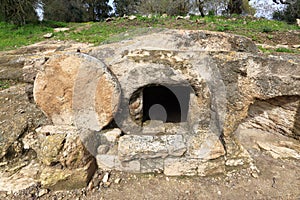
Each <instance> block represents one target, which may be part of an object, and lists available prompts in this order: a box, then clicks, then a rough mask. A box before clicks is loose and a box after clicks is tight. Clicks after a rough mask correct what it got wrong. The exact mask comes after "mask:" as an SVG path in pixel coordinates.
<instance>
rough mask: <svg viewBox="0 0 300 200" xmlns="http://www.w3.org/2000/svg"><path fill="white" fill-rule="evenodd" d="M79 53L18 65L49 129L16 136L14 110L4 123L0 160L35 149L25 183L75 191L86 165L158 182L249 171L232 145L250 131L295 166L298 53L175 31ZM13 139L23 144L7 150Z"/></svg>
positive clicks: (244, 155) (22, 126)
mask: <svg viewBox="0 0 300 200" xmlns="http://www.w3.org/2000/svg"><path fill="white" fill-rule="evenodd" d="M73 50H74V49H73ZM73 50H72V51H73ZM57 51H58V50H57ZM82 52H84V53H74V52H72V53H70V52H67V53H65V52H64V53H62V52H51V54H48V53H46V54H47V56H42V57H36V58H34V59H33V58H32V62H30V61H28V60H27V61H26V62H25V61H24V63H25V67H23V68H22V70H25V71H26V75H25V76H22V77H23V81H24V82H27V83H32V82H33V80H35V81H34V100H35V102H36V104H37V105H38V107H39V108H40V109H41V110H42V111H43V112H44V113H45V114H46V115H47V117H48V118H49V119H50V120H51V122H52V125H51V126H41V127H40V128H38V129H36V130H35V131H34V130H31V131H28V132H29V133H26V134H25V135H22V133H23V132H24V130H27V129H28V124H27V119H28V118H26V117H25V118H23V117H22V116H23V115H22V114H23V113H24V112H20V116H19V114H17V115H16V117H20V118H17V119H18V121H19V123H18V124H19V125H18V126H16V127H14V125H11V126H7V127H9V129H10V130H13V132H14V134H12V135H11V137H8V135H9V134H8V133H9V129H5V131H4V133H5V134H3V135H4V137H3V138H5V142H3V146H2V149H1V152H2V155H3V156H5V155H7V153H8V152H9V151H8V149H10V148H11V147H15V152H16V151H17V149H18V148H17V147H19V146H20V148H19V149H21V151H24V150H26V151H34V152H35V153H36V157H35V163H38V164H37V165H36V168H37V169H40V173H39V174H35V177H36V178H34V180H33V182H34V181H40V182H41V184H42V186H43V187H45V188H51V189H54V190H57V189H64V188H68V189H69V188H76V187H83V186H85V185H86V184H87V183H88V181H89V180H90V178H91V176H92V174H93V172H94V171H95V167H96V162H97V165H98V167H99V168H101V169H104V170H120V171H127V172H134V173H152V172H159V173H165V174H166V175H169V176H180V175H199V176H206V175H214V174H219V173H221V174H222V173H226V171H228V170H232V169H236V168H238V167H249V169H250V171H253V173H255V174H257V171H258V170H257V168H256V167H255V165H254V163H253V160H252V158H251V156H250V154H249V153H248V151H247V149H248V148H247V145H246V148H245V147H243V145H242V143H243V141H244V139H245V138H247V137H248V136H251V137H252V136H253V134H255V133H260V132H255V131H254V132H252V130H256V131H257V130H259V131H262V132H264V133H265V132H268V134H274V135H276V134H280V137H284V138H289V139H292V138H293V139H292V141H290V140H284V142H281V143H280V142H272V141H267V140H265V138H268V137H271V135H267V136H265V138H264V139H262V138H260V137H258V135H259V134H257V135H255V137H257V138H258V139H257V141H255V144H256V145H257V148H258V149H260V150H263V151H266V152H267V153H268V154H270V155H271V156H273V157H274V158H289V159H290V158H292V159H299V148H298V147H299V145H298V144H297V142H298V143H299V121H300V120H299V104H300V99H299V98H300V89H299V88H300V79H299V74H300V68H299V62H300V59H299V56H297V55H286V54H281V55H276V56H275V55H263V54H260V53H259V52H258V49H257V48H256V46H255V44H254V43H252V41H251V40H249V39H247V38H245V37H242V36H236V35H230V34H224V33H213V32H209V31H186V30H164V31H160V32H157V33H152V34H148V35H145V36H139V37H136V38H133V39H131V40H126V41H122V42H119V43H113V44H107V45H102V46H98V47H93V48H90V49H86V50H84V51H82ZM25 71H23V72H25ZM37 72H38V74H37V75H36V73H37ZM0 74H1V72H0ZM10 90H12V88H10ZM6 92H7V90H6ZM5 94H6V93H5ZM23 95H25V93H21V94H13V95H12V99H13V98H15V96H17V97H18V98H19V97H20V98H21V97H22V98H23ZM5 98H6V97H5ZM5 98H4V99H5ZM3 101H4V100H3ZM26 105H27V104H26ZM30 105H31V104H30ZM32 105H33V104H32ZM2 109H4V108H2ZM15 109H18V108H14V110H15ZM36 109H37V108H36ZM11 112H13V111H11ZM39 113H40V114H41V112H39ZM2 116H4V115H1V116H0V117H2ZM0 119H1V118H0ZM2 123H6V124H8V125H9V121H6V120H4V122H2ZM43 125H44V124H43ZM249 130H251V131H249ZM1 134H2V133H1ZM276 137H277V136H276ZM278 137H279V136H278ZM18 138H19V139H20V142H19V143H20V144H22V145H18V144H19V143H18V144H14V143H15V140H17V139H18ZM262 140H265V141H262ZM31 164H32V165H33V164H34V163H31ZM24 169H25V168H24ZM25 171H26V170H25ZM37 171H39V170H37ZM10 176H11V174H9V175H6V177H10ZM17 177H18V176H16V177H14V178H13V180H16V179H17ZM3 180H4V179H3ZM5 180H6V181H7V180H9V178H7V179H5ZM28 184H32V181H29V182H28ZM0 188H1V185H0Z"/></svg>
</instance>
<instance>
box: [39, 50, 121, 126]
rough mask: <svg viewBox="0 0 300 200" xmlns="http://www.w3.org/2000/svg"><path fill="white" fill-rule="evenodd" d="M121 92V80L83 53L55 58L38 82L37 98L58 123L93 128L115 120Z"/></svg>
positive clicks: (43, 108) (40, 104) (53, 120)
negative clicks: (114, 116) (119, 86)
mask: <svg viewBox="0 0 300 200" xmlns="http://www.w3.org/2000/svg"><path fill="white" fill-rule="evenodd" d="M119 95H120V92H119V88H118V83H117V81H116V80H115V78H114V76H113V75H112V74H111V73H110V71H109V70H108V69H107V68H106V66H105V65H104V64H103V63H102V62H100V61H99V60H97V59H95V58H92V57H90V56H87V55H84V54H79V53H78V54H61V55H56V56H53V57H51V58H50V59H49V61H48V62H47V63H46V64H45V66H44V69H43V71H42V72H40V73H39V74H38V75H37V77H36V80H35V84H34V99H35V101H36V103H37V104H38V105H39V107H40V108H41V109H42V110H43V112H44V113H45V114H46V115H47V116H48V117H49V118H50V119H51V120H52V122H53V123H54V124H56V125H72V124H75V125H77V126H78V127H81V128H89V129H92V130H101V128H102V127H104V126H106V125H107V124H108V123H109V122H110V121H111V120H112V118H113V115H114V113H115V112H116V110H117V108H118V104H119ZM83 97H84V98H83Z"/></svg>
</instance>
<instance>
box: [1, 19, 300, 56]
mask: <svg viewBox="0 0 300 200" xmlns="http://www.w3.org/2000/svg"><path fill="white" fill-rule="evenodd" d="M55 27H69V28H70V31H67V32H61V33H54V37H53V38H51V39H55V40H74V41H79V42H88V43H92V44H95V45H98V44H101V43H108V42H114V41H118V40H121V39H123V36H124V35H125V34H127V33H128V34H127V35H132V36H134V35H135V32H138V31H139V30H150V29H151V28H150V27H152V28H172V29H191V30H200V29H201V30H211V31H221V32H230V33H235V34H239V35H244V36H247V37H249V38H252V39H253V40H254V41H256V42H261V41H263V39H264V38H262V37H265V38H267V39H272V38H273V34H274V33H278V32H279V33H280V32H287V31H290V30H300V29H299V27H297V26H296V25H288V24H286V23H285V22H279V21H270V20H265V19H256V18H252V17H239V16H235V17H231V18H229V17H220V16H206V17H204V18H202V17H198V16H191V19H190V20H176V17H167V18H162V17H160V16H157V17H152V18H148V17H142V16H138V17H137V19H135V20H128V19H123V18H119V19H115V20H113V21H110V22H88V23H62V22H51V21H50V22H42V23H37V24H28V25H25V26H22V27H16V26H14V25H11V24H7V23H3V22H0V51H3V50H9V49H15V48H19V47H21V46H24V45H29V44H33V43H36V42H38V41H43V40H46V39H44V38H43V35H44V34H46V33H53V28H55ZM123 33H124V34H123ZM261 34H262V35H263V34H266V35H265V36H261ZM122 35H123V36H122Z"/></svg>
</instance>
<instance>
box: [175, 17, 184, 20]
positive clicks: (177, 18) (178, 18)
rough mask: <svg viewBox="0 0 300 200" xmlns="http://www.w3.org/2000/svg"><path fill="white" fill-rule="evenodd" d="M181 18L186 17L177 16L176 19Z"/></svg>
mask: <svg viewBox="0 0 300 200" xmlns="http://www.w3.org/2000/svg"><path fill="white" fill-rule="evenodd" d="M180 19H184V17H182V16H177V17H176V20H180Z"/></svg>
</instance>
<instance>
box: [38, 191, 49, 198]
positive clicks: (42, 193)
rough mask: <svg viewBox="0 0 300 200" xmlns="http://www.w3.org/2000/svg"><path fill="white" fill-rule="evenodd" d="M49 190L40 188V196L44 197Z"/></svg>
mask: <svg viewBox="0 0 300 200" xmlns="http://www.w3.org/2000/svg"><path fill="white" fill-rule="evenodd" d="M48 192H49V191H48V189H41V190H39V193H38V197H42V196H44V195H45V194H47V193H48Z"/></svg>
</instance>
